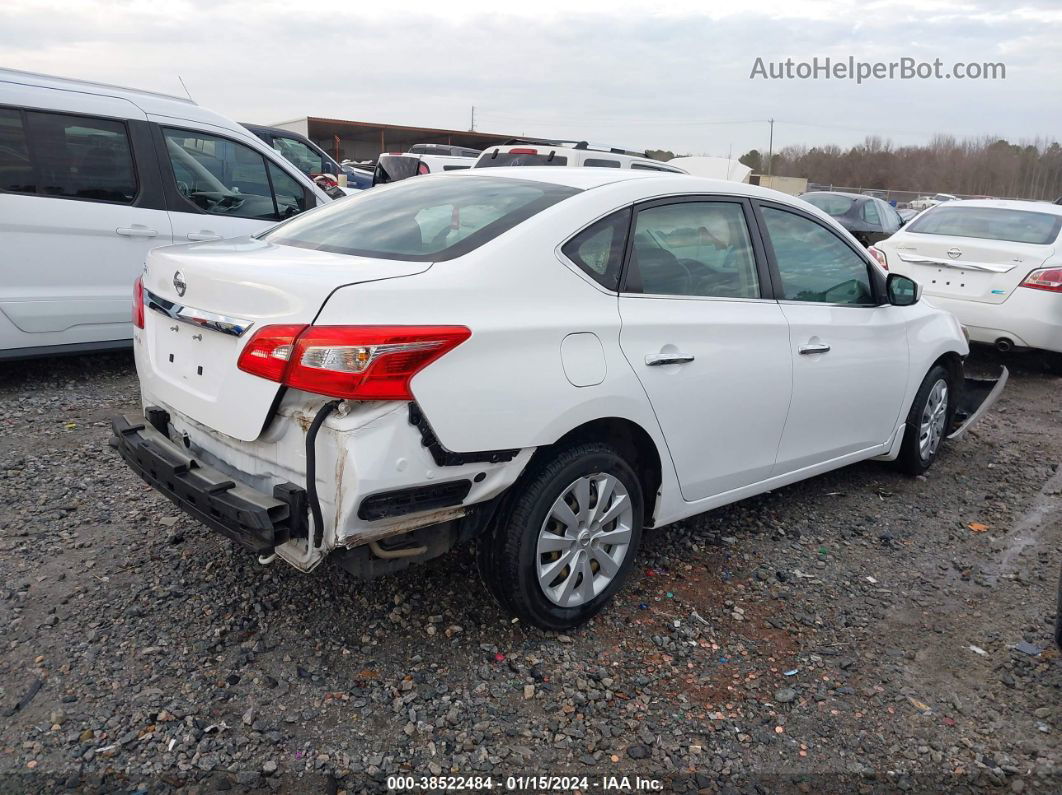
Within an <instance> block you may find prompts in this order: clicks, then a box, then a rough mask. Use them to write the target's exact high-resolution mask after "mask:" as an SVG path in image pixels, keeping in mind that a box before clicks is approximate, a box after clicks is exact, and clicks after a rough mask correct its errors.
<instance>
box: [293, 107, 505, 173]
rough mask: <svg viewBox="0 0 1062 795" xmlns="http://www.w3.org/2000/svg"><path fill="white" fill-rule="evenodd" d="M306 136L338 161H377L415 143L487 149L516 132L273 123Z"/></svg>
mask: <svg viewBox="0 0 1062 795" xmlns="http://www.w3.org/2000/svg"><path fill="white" fill-rule="evenodd" d="M272 126H273V127H281V128H283V129H285V130H291V131H292V132H297V133H299V134H301V135H305V136H306V137H307V138H309V139H310V140H311V141H313V142H314V143H316V144H317V145H318V146H320V147H321V148H322V149H324V150H325V151H326V152H328V153H329V154H330V155H332V157H334V158H335V159H336V160H338V161H340V162H342V161H343V160H345V159H346V160H375V159H376V158H377V156H378V155H379V154H380V153H381V152H405V151H406V150H407V149H408V148H409V147H410V146H412V145H413V144H451V145H454V146H469V147H472V148H473V149H485V148H486V147H488V146H490V145H491V144H498V143H503V142H505V141H507V140H509V139H510V138H513V137H514V136H512V135H500V134H495V133H482V132H470V131H467V130H443V129H437V128H434V127H405V126H403V125H401V124H374V123H372V122H367V121H345V120H343V119H319V118H317V117H315V116H308V117H305V118H302V119H293V120H291V121H285V122H280V123H278V124H274V125H272Z"/></svg>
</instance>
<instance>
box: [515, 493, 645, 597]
mask: <svg viewBox="0 0 1062 795" xmlns="http://www.w3.org/2000/svg"><path fill="white" fill-rule="evenodd" d="M633 522H634V508H633V506H632V505H631V498H630V494H628V492H627V489H626V488H625V487H624V485H623V483H622V482H621V481H620V480H619V479H618V478H617V477H615V476H613V475H609V474H606V473H603V472H598V473H595V474H592V475H585V476H583V477H580V478H579V479H578V480H576V481H575V482H574V483H572V484H571V485H569V486H568V487H567V488H566V489H564V490H563V491H562V492H561V494H560V496H559V497H557V499H556V500H555V501H554V503H553V505H552V507H551V508H550V509H549V512H548V513H547V514H546V519H545V521H543V522H542V527H541V528H540V530H539V533H538V541H537V546H536V549H535V561H536V574H537V576H538V584H539V587H540V588H541V589H542V592H543V593H544V594H545V595H546V598H547V599H549V600H550V601H551V602H553V603H554V604H555V605H558V606H560V607H578V606H580V605H584V604H586V603H587V602H590V601H591V600H593V599H594V597H596V596H597V595H598V594H600V593H601V592H602V591H604V590H605V589H606V588H607V587H608V586H609V584H610V583H611V582H612V580H613V579H614V578H615V577H616V575H617V574H618V573H619V570H620V566H621V564H622V563H623V559H624V558H625V557H626V555H627V550H628V547H629V546H630V542H631V528H632V524H633Z"/></svg>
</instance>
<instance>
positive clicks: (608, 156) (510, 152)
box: [475, 138, 686, 174]
mask: <svg viewBox="0 0 1062 795" xmlns="http://www.w3.org/2000/svg"><path fill="white" fill-rule="evenodd" d="M505 166H568V167H579V166H582V167H590V168H629V169H634V170H635V171H642V170H644V171H664V172H667V173H669V174H685V173H686V172H685V171H684V170H683V169H681V168H678V167H677V166H669V165H668V164H666V163H664V162H662V161H660V160H653V159H652V158H651V157H649V156H648V155H647V154H645V153H644V152H631V151H628V150H626V149H617V148H614V147H601V146H591V145H590V144H589V143H587V142H586V141H550V140H540V139H533V138H526V139H523V138H521V139H514V140H512V141H509V142H508V143H506V144H503V145H501V146H492V147H490V148H488V149H485V150H483V153H482V154H481V155H480V156H479V159H477V160H476V164H475V167H476V168H499V167H505Z"/></svg>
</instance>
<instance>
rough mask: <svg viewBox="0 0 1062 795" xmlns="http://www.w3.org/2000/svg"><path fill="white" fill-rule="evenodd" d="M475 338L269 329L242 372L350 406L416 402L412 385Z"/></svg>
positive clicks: (437, 329)
mask: <svg viewBox="0 0 1062 795" xmlns="http://www.w3.org/2000/svg"><path fill="white" fill-rule="evenodd" d="M470 336H472V332H471V331H469V330H468V329H467V328H465V327H464V326H266V327H265V328H263V329H261V330H260V331H258V332H257V333H256V334H255V335H254V336H253V337H252V338H251V339H250V341H248V343H247V345H246V346H245V348H244V350H243V352H242V353H241V354H240V359H239V365H238V366H239V368H240V369H241V370H244V371H245V372H248V373H252V374H253V375H258V376H261V377H262V378H268V379H269V380H270V381H279V382H281V383H283V384H285V385H286V386H290V387H292V388H294V389H301V390H303V391H305V392H312V393H314V394H317V395H328V396H329V397H337V398H346V399H348V400H412V399H413V393H412V392H411V391H410V381H411V380H412V379H413V376H415V375H416V374H417V373H419V372H420V371H421V370H423V369H424V368H425V367H427V366H428V365H429V364H431V363H432V362H434V361H435V360H436V359H438V358H439V357H440V356H442V355H443V354H445V353H447V352H448V351H451V350H453V349H454V348H456V347H457V346H458V345H460V344H461V343H462V342H464V341H465V340H467V339H468V338H469V337H470Z"/></svg>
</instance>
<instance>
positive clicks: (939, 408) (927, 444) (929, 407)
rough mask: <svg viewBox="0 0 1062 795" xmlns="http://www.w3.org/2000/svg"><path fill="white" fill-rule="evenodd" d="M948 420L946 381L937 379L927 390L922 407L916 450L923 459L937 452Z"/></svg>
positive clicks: (927, 458) (926, 459)
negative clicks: (927, 393) (923, 406)
mask: <svg viewBox="0 0 1062 795" xmlns="http://www.w3.org/2000/svg"><path fill="white" fill-rule="evenodd" d="M947 421H948V382H947V381H945V380H944V379H943V378H940V379H938V380H937V382H936V383H934V384H933V387H932V389H930V390H929V397H927V398H926V405H925V408H924V409H922V424H921V426H920V427H919V430H918V450H919V452H920V453H921V455H922V460H923V461H928V460H929V459H930V458H932V457H933V454H934V453H936V452H937V448H938V447H940V442H941V440H942V439H943V438H944V431H945V425H946V424H947Z"/></svg>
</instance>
